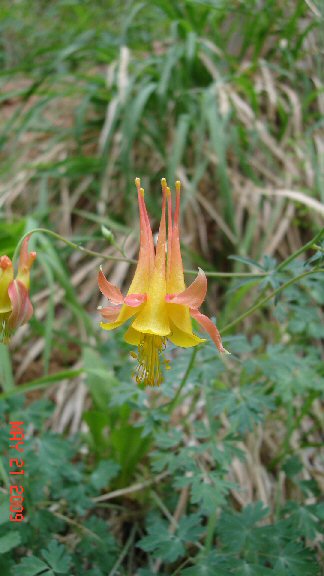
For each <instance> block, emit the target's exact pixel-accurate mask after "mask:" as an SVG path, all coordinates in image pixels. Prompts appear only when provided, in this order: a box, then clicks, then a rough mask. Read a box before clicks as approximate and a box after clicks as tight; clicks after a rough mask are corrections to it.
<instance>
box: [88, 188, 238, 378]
mask: <svg viewBox="0 0 324 576" xmlns="http://www.w3.org/2000/svg"><path fill="white" fill-rule="evenodd" d="M135 183H136V187H137V194H138V205H139V214H140V251H139V257H138V263H137V267H136V271H135V274H134V278H133V281H132V283H131V285H130V287H129V290H128V293H127V295H126V296H125V297H124V296H123V295H122V293H121V291H120V290H119V288H118V287H117V286H114V285H113V284H111V282H109V281H108V280H107V278H106V277H105V276H104V273H103V272H102V270H101V269H100V272H99V276H98V284H99V288H100V291H101V292H102V294H103V295H104V296H105V297H106V298H107V299H108V300H109V302H110V305H109V306H107V307H106V308H100V312H101V315H102V317H103V320H104V321H103V322H101V324H100V325H101V327H102V328H103V329H104V330H113V329H114V328H117V327H118V326H120V325H121V324H124V322H127V321H128V320H130V319H132V322H131V323H130V325H129V327H128V329H127V331H126V334H125V340H126V342H128V343H129V344H132V345H135V346H137V348H138V353H137V354H135V355H134V356H135V357H136V358H137V360H138V365H137V369H136V382H137V383H138V384H144V385H149V386H159V385H160V384H161V383H162V379H163V378H162V370H161V357H162V358H163V354H162V353H163V351H164V349H165V347H166V342H167V340H170V341H171V342H172V343H173V344H175V345H176V346H181V347H183V348H189V347H191V346H197V344H200V343H201V342H204V340H203V339H201V338H199V337H198V336H196V334H194V333H193V331H192V322H191V318H194V319H195V320H196V321H197V322H198V323H199V324H200V326H201V327H202V328H203V329H204V330H205V331H206V332H207V333H208V334H209V335H210V337H211V338H212V340H213V341H214V343H215V345H216V347H217V348H218V350H219V351H220V352H222V353H226V352H227V351H226V350H225V348H224V347H223V345H222V341H221V337H220V334H219V332H218V330H217V328H216V326H215V324H214V323H213V322H212V321H211V320H210V318H208V317H207V316H205V315H204V314H202V313H201V312H200V311H199V307H200V306H201V304H202V303H203V301H204V299H205V297H206V292H207V278H206V275H205V274H204V272H203V271H202V270H201V269H200V268H199V271H198V275H197V278H196V279H195V280H194V281H193V282H192V284H190V286H189V287H188V288H186V286H185V281H184V274H183V265H182V258H181V251H180V238H179V215H180V182H179V181H177V182H176V205H175V210H174V214H172V212H173V211H172V197H171V191H170V188H169V187H168V186H167V183H166V180H165V179H164V178H163V179H162V194H163V198H162V215H161V222H160V228H159V236H158V241H157V246H156V248H154V243H153V236H152V230H151V226H150V222H149V218H148V214H147V210H146V205H145V200H144V190H143V188H141V184H140V179H139V178H136V180H135ZM166 211H167V213H168V231H167V230H166ZM166 245H167V250H166ZM164 363H165V367H166V368H167V369H168V368H169V363H168V361H167V360H164Z"/></svg>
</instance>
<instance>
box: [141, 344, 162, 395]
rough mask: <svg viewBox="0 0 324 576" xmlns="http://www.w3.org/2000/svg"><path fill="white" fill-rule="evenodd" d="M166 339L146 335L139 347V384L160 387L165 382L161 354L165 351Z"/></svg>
mask: <svg viewBox="0 0 324 576" xmlns="http://www.w3.org/2000/svg"><path fill="white" fill-rule="evenodd" d="M165 343H166V338H165V337H163V336H155V335H154V334H144V335H143V339H142V341H141V343H140V344H139V346H138V366H137V369H136V382H137V384H144V386H160V384H162V381H163V377H162V371H161V362H160V354H161V353H162V352H163V350H164V349H165Z"/></svg>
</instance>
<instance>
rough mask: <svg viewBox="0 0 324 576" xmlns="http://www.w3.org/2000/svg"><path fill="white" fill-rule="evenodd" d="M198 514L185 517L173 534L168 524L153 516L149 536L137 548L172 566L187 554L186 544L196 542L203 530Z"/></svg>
mask: <svg viewBox="0 0 324 576" xmlns="http://www.w3.org/2000/svg"><path fill="white" fill-rule="evenodd" d="M200 522H201V520H200V517H199V516H198V515H197V514H192V515H191V516H187V517H186V516H184V517H183V518H181V520H180V522H179V526H178V528H177V530H176V531H175V533H171V532H170V530H169V526H168V523H167V522H166V521H165V520H164V519H161V518H160V517H158V516H156V515H154V516H153V515H152V517H151V518H149V522H148V533H149V534H148V536H145V537H144V538H142V539H141V540H140V541H139V543H138V544H137V546H138V547H139V548H141V549H142V550H144V551H145V552H152V553H153V556H154V557H155V558H157V557H160V558H161V559H162V560H163V561H164V562H165V563H167V564H170V563H172V562H175V561H176V560H178V559H179V558H181V557H183V556H184V555H185V553H186V549H185V544H186V543H187V542H196V541H197V540H198V539H199V537H200V535H201V533H202V532H203V528H202V526H201V523H200Z"/></svg>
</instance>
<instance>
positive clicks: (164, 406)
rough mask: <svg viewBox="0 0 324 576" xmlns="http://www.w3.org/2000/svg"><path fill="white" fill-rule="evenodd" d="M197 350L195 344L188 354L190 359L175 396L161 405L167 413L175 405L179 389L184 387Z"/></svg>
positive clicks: (179, 392)
mask: <svg viewBox="0 0 324 576" xmlns="http://www.w3.org/2000/svg"><path fill="white" fill-rule="evenodd" d="M197 351H198V350H197V346H195V347H194V348H193V349H192V352H191V356H190V360H189V363H188V366H187V370H186V371H185V373H184V375H183V378H182V380H181V382H180V386H179V388H178V390H177V392H176V394H175V396H174V397H173V399H172V400H171V401H170V402H167V403H166V404H164V405H163V406H162V408H168V412H169V413H170V412H172V410H173V408H174V407H175V406H176V404H177V401H178V398H179V396H180V394H181V391H182V389H183V388H184V386H185V385H186V383H187V380H188V377H189V374H190V372H191V370H192V368H193V365H194V363H195V358H196V355H197Z"/></svg>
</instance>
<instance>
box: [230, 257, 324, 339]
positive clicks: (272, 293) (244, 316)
mask: <svg viewBox="0 0 324 576" xmlns="http://www.w3.org/2000/svg"><path fill="white" fill-rule="evenodd" d="M320 272H324V268H318V269H317V270H316V269H314V270H308V271H307V272H303V274H299V276H295V277H294V278H291V279H290V280H288V282H285V284H282V285H281V286H279V288H277V289H276V290H274V291H273V292H271V294H269V296H266V297H265V298H263V300H260V301H259V302H258V303H257V304H254V306H251V308H249V309H248V310H247V311H246V312H243V314H241V315H240V316H238V317H237V318H236V319H235V320H233V321H232V322H230V323H229V324H226V326H224V327H223V328H221V330H220V331H221V334H224V332H227V331H228V330H231V328H233V327H234V326H236V324H239V322H241V321H242V320H244V319H245V318H247V316H250V315H251V314H253V313H254V312H255V311H256V310H258V309H259V308H262V307H263V306H264V305H265V304H267V302H269V300H271V299H272V298H274V297H275V296H277V294H280V292H283V291H284V290H286V288H289V286H291V285H292V284H294V283H295V282H298V281H299V280H302V279H303V278H305V277H306V276H310V275H311V274H317V273H320Z"/></svg>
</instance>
